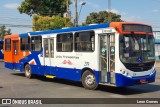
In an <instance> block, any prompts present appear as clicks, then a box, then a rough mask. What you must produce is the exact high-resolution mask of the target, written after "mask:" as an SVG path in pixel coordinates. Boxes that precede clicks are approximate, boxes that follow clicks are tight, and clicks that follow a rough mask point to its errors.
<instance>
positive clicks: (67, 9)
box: [66, 0, 69, 12]
mask: <svg viewBox="0 0 160 107" xmlns="http://www.w3.org/2000/svg"><path fill="white" fill-rule="evenodd" d="M68 4H69V3H68V0H66V7H67V8H66V12H68V11H69V5H68Z"/></svg>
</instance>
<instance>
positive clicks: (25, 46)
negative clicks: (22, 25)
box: [21, 37, 30, 51]
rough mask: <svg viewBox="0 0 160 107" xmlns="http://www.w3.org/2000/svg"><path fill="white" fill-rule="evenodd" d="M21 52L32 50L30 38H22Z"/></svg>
mask: <svg viewBox="0 0 160 107" xmlns="http://www.w3.org/2000/svg"><path fill="white" fill-rule="evenodd" d="M21 50H22V51H28V50H30V38H29V37H25V38H21Z"/></svg>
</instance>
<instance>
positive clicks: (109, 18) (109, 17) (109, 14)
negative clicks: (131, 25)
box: [108, 0, 112, 22]
mask: <svg viewBox="0 0 160 107" xmlns="http://www.w3.org/2000/svg"><path fill="white" fill-rule="evenodd" d="M108 21H109V22H111V21H112V17H111V0H108Z"/></svg>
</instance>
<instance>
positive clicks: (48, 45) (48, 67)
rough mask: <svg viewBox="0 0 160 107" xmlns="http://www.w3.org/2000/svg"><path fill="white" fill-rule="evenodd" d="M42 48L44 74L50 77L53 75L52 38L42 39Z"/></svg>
mask: <svg viewBox="0 0 160 107" xmlns="http://www.w3.org/2000/svg"><path fill="white" fill-rule="evenodd" d="M43 45H44V46H43V47H44V49H43V50H44V51H43V54H44V66H45V74H46V75H51V74H53V71H54V67H53V58H54V38H47V39H43Z"/></svg>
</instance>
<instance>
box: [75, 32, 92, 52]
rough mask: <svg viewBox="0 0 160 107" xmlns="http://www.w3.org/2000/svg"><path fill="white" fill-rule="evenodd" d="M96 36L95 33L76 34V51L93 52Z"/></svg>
mask: <svg viewBox="0 0 160 107" xmlns="http://www.w3.org/2000/svg"><path fill="white" fill-rule="evenodd" d="M94 46H95V34H94V32H93V31H85V32H76V33H75V51H76V52H93V51H94V49H95V47H94Z"/></svg>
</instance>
